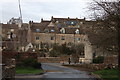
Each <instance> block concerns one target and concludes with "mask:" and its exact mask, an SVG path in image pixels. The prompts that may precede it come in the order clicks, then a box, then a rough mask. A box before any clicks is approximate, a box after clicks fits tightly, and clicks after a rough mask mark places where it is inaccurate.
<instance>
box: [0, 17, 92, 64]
mask: <svg viewBox="0 0 120 80" xmlns="http://www.w3.org/2000/svg"><path fill="white" fill-rule="evenodd" d="M87 24H88V22H87V21H86V20H85V19H78V18H69V17H68V18H54V17H53V16H52V17H51V20H49V21H47V20H43V19H41V22H40V23H35V22H33V21H29V23H28V24H27V23H23V24H22V25H21V27H19V24H12V23H11V24H2V37H3V45H2V49H3V50H5V49H6V50H7V49H8V50H15V51H28V50H29V49H32V51H33V52H34V51H36V50H39V49H41V47H42V46H41V45H44V47H45V46H46V45H47V46H48V48H49V49H51V48H52V45H53V44H58V45H62V44H65V43H66V44H68V45H70V44H75V45H78V44H84V54H85V56H84V58H81V59H82V61H84V62H85V63H91V62H92V53H93V51H92V45H91V43H90V42H89V38H88V36H87V34H85V32H84V31H83V28H84V27H87V26H86V25H87ZM89 25H91V24H89ZM11 45H12V46H11Z"/></svg>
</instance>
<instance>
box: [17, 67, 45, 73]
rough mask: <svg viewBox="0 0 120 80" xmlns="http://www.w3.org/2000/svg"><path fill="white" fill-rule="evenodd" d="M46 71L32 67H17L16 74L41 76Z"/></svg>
mask: <svg viewBox="0 0 120 80" xmlns="http://www.w3.org/2000/svg"><path fill="white" fill-rule="evenodd" d="M43 72H44V71H43V70H42V69H35V68H32V67H17V68H16V74H41V73H43Z"/></svg>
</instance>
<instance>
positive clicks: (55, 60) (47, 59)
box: [38, 57, 61, 63]
mask: <svg viewBox="0 0 120 80" xmlns="http://www.w3.org/2000/svg"><path fill="white" fill-rule="evenodd" d="M60 61H61V59H60V57H38V62H41V63H60Z"/></svg>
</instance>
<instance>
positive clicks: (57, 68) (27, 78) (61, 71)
mask: <svg viewBox="0 0 120 80" xmlns="http://www.w3.org/2000/svg"><path fill="white" fill-rule="evenodd" d="M42 68H43V69H44V70H45V71H46V72H45V74H43V75H23V76H16V80H59V79H60V80H96V79H95V78H94V77H93V76H92V75H90V74H89V73H88V72H85V71H79V70H75V69H72V68H68V67H64V66H61V64H58V63H42Z"/></svg>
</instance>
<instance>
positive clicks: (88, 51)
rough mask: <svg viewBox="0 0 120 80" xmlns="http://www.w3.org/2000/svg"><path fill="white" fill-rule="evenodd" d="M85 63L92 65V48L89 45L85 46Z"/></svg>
mask: <svg viewBox="0 0 120 80" xmlns="http://www.w3.org/2000/svg"><path fill="white" fill-rule="evenodd" d="M84 49H85V50H84V51H85V63H87V64H90V63H92V59H93V54H92V46H91V45H90V44H89V43H86V44H85V48H84Z"/></svg>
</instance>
